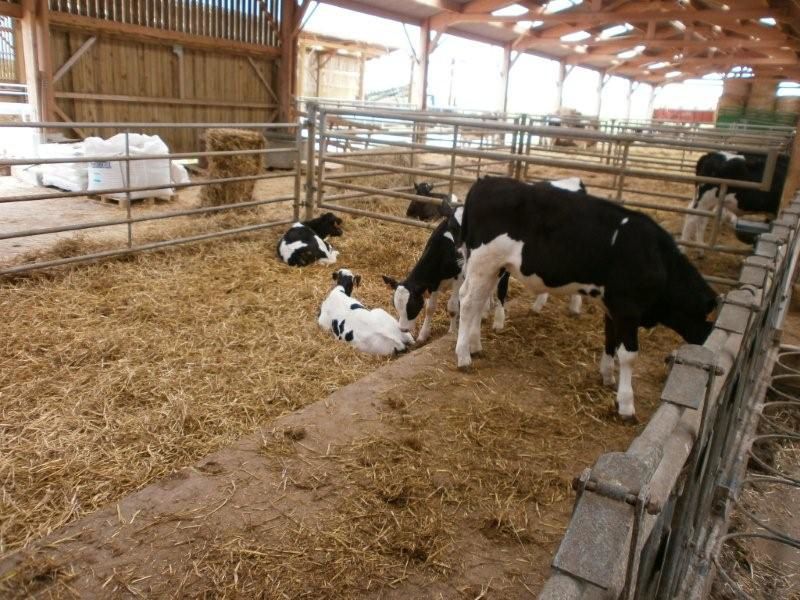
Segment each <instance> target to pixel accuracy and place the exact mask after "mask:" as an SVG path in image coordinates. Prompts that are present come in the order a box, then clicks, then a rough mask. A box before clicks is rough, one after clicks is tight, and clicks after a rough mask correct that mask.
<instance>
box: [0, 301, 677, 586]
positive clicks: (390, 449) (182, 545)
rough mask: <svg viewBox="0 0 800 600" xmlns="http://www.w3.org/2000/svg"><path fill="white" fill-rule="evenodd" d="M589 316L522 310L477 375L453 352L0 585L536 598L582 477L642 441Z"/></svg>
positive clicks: (647, 384)
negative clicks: (605, 369) (607, 370)
mask: <svg viewBox="0 0 800 600" xmlns="http://www.w3.org/2000/svg"><path fill="white" fill-rule="evenodd" d="M592 308H593V309H592V310H589V311H588V312H587V314H585V315H583V316H581V317H578V318H564V316H563V313H564V312H566V306H565V305H564V304H563V303H560V302H554V303H553V305H552V306H548V309H547V311H546V313H545V314H542V315H538V316H537V315H531V314H529V313H528V311H527V308H526V307H525V306H524V305H523V306H518V307H516V308H515V309H514V310H513V311H512V313H511V318H510V323H509V327H508V328H507V329H506V330H505V331H503V332H501V333H500V334H496V335H494V334H491V335H489V336H488V338H489V339H488V343H487V345H486V349H485V356H484V357H483V358H482V359H480V360H478V361H477V364H476V368H475V369H474V371H473V372H472V373H469V374H466V375H465V374H463V373H460V372H459V371H457V370H456V369H455V368H454V365H453V361H452V357H451V354H452V339H449V338H447V337H445V338H442V339H440V340H438V341H436V342H433V343H431V344H429V346H428V347H426V348H425V349H423V350H418V351H416V352H414V353H412V354H411V355H409V356H407V357H404V358H402V359H400V360H397V361H394V362H393V363H391V364H390V365H388V366H386V367H384V368H383V369H381V370H380V371H377V372H375V373H374V374H373V375H371V376H369V377H368V378H367V379H365V380H362V381H359V382H357V383H355V384H354V385H352V386H350V387H348V388H344V389H342V390H340V391H339V392H337V393H336V394H335V395H334V396H332V397H330V398H328V399H326V400H324V401H321V402H317V403H316V404H313V405H310V406H309V407H308V408H306V409H303V410H301V411H298V412H296V413H294V414H292V415H290V416H288V417H286V418H284V419H279V420H278V421H275V422H273V423H271V424H269V425H264V426H262V427H259V428H257V431H258V433H256V434H255V435H252V436H249V437H248V438H246V439H245V440H243V441H242V442H240V443H237V444H236V445H234V447H233V448H232V449H230V450H224V451H222V452H220V453H218V454H215V455H212V456H209V457H206V458H204V459H203V460H201V461H200V462H199V463H196V464H195V466H194V467H190V468H188V469H183V470H180V469H179V470H178V471H177V472H175V473H174V474H173V475H171V476H170V477H167V478H166V479H162V480H161V481H160V482H157V483H155V484H154V485H152V486H150V487H148V488H145V489H144V490H142V491H141V492H139V493H138V494H135V495H134V496H131V497H127V498H125V499H124V500H122V501H120V502H119V503H118V504H116V505H115V504H114V503H113V502H112V503H108V502H107V503H106V506H107V508H105V509H102V510H100V511H99V512H97V513H95V514H94V515H91V516H89V517H88V518H87V519H85V520H78V521H77V522H75V523H74V524H72V525H69V526H67V527H66V528H62V529H59V530H58V531H57V532H55V533H54V535H52V536H50V537H49V538H46V539H45V540H43V541H42V542H35V543H33V544H30V545H29V546H28V548H27V550H26V551H25V552H23V553H22V554H17V555H14V556H12V558H11V559H10V561H7V562H5V563H4V564H3V565H2V567H0V573H3V574H2V575H0V591H4V592H5V593H6V594H10V595H11V597H27V596H28V595H34V596H36V597H48V596H55V597H71V596H72V595H74V596H77V597H82V598H92V597H130V596H136V597H163V596H165V595H167V594H168V593H174V594H175V595H176V596H180V597H201V596H205V597H208V595H209V594H210V595H213V596H214V597H253V596H254V595H255V594H256V592H257V591H258V592H259V593H262V594H263V597H269V598H272V597H287V598H298V597H313V598H327V597H330V598H364V597H376V598H377V597H381V598H433V597H443V598H475V597H477V596H480V595H481V594H482V593H483V594H484V597H487V598H527V597H531V596H532V595H533V594H535V593H536V591H537V590H538V588H539V587H540V586H541V585H542V583H543V581H544V579H545V578H546V577H547V574H548V572H549V562H550V557H551V556H552V554H553V552H554V550H555V548H556V546H557V544H558V541H559V539H560V536H561V534H562V533H563V530H564V527H565V525H566V522H567V520H568V518H569V514H570V511H571V506H572V502H573V494H572V492H571V489H570V481H571V478H572V476H573V475H575V474H577V473H579V472H580V471H581V469H582V468H584V467H586V466H589V465H591V464H592V463H593V462H594V459H595V457H596V456H597V455H599V454H600V453H602V452H607V451H610V450H622V449H624V448H625V447H626V446H627V445H628V443H629V442H630V440H631V439H632V438H633V436H634V435H635V434H636V433H637V431H639V430H640V429H641V426H631V425H628V424H625V423H622V422H621V421H619V420H618V419H617V418H616V416H615V415H614V413H613V410H612V402H613V392H612V391H610V390H608V389H606V388H603V387H602V386H601V385H600V382H599V375H598V374H597V372H596V359H597V351H596V349H593V347H594V348H596V347H599V338H600V333H599V329H598V327H597V325H598V324H599V323H598V322H599V319H600V318H601V315H600V311H599V309H597V308H595V307H592ZM522 340H525V343H524V344H522V343H518V342H520V341H522ZM329 343H330V344H334V342H333V341H330V342H329ZM675 343H676V340H675V339H674V338H673V337H672V336H671V335H670V334H668V333H667V332H664V331H658V332H654V333H652V334H650V335H649V336H647V339H646V340H645V341H644V342H643V346H644V347H645V348H647V349H649V350H648V351H645V352H643V353H642V356H643V358H642V361H641V365H640V368H639V370H638V371H637V377H636V378H635V386H636V389H637V393H638V396H639V399H638V402H637V409H638V411H639V413H640V415H641V416H642V417H643V420H646V419H647V417H648V416H649V415H650V413H651V412H652V411H653V410H654V409H655V408H656V406H657V403H658V391H659V389H660V387H661V385H662V383H663V378H664V374H665V367H664V363H663V358H664V354H663V350H662V349H663V348H665V347H672V346H673V345H674V344H675ZM576 359H577V360H576ZM242 375H243V376H245V375H246V373H242ZM264 392H268V390H266V389H265V390H262V393H264ZM192 400H193V401H196V402H198V403H201V402H202V399H201V398H196V399H192ZM194 414H196V413H194ZM261 422H262V423H265V422H267V421H265V420H262V421H261ZM87 424H88V423H87ZM131 441H132V442H133V443H136V441H135V440H131ZM108 450H109V451H110V450H111V448H108ZM98 475H100V476H101V477H102V473H98ZM176 590H178V592H176ZM106 594H107V595H106Z"/></svg>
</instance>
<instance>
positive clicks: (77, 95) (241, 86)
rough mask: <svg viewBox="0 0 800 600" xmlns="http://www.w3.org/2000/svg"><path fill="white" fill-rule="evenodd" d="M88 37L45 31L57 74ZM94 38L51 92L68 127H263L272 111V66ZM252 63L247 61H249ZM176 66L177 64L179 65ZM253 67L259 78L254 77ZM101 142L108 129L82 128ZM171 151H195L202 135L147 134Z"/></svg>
mask: <svg viewBox="0 0 800 600" xmlns="http://www.w3.org/2000/svg"><path fill="white" fill-rule="evenodd" d="M90 37H91V34H89V33H86V32H82V31H77V30H66V29H60V28H53V29H52V36H51V42H50V43H51V52H52V57H53V70H54V71H55V72H57V71H58V69H59V67H61V66H62V65H64V64H65V63H66V62H67V60H69V58H70V57H71V56H72V55H73V54H74V53H75V52H77V51H78V50H79V49H80V48H81V46H82V45H83V44H84V43H85V42H86V40H88V39H89V38H90ZM180 51H181V49H180V48H178V52H177V53H176V47H173V46H170V45H163V44H157V43H149V42H141V41H138V40H137V41H134V40H130V39H125V38H117V37H103V36H98V37H97V40H96V42H95V43H94V45H93V46H92V47H91V48H89V50H88V51H87V52H86V53H85V54H83V56H82V57H81V58H80V59H79V60H78V61H77V62H76V63H75V64H74V66H73V67H72V68H71V69H70V70H69V71H68V72H67V73H66V75H64V76H63V77H62V78H61V79H60V80H59V81H57V82H56V83H55V84H54V86H53V88H54V92H55V100H56V106H57V109H58V111H60V112H61V113H63V114H60V115H59V116H60V117H61V118H62V119H63V118H67V119H69V120H72V121H75V122H103V121H105V122H109V121H118V122H157V123H192V122H194V123H197V122H270V121H274V119H275V114H276V99H275V98H274V97H273V95H272V94H271V93H270V91H268V89H267V86H266V85H265V82H266V83H267V84H269V86H270V87H271V88H272V90H275V82H276V65H275V64H274V62H275V61H273V60H271V59H269V58H267V57H250V58H248V56H244V55H236V54H232V53H229V52H222V51H206V50H197V49H190V48H182V53H183V58H181V57H180V54H179V53H180ZM251 61H252V63H253V64H251ZM181 62H182V63H183V64H182V65H181ZM254 65H255V67H256V68H258V69H259V71H260V73H261V77H262V78H263V81H262V78H260V77H259V76H258V75H257V74H256V71H255V68H254ZM81 133H82V134H84V135H101V136H104V137H107V136H110V135H113V134H114V133H116V132H115V131H113V130H102V131H98V130H97V129H96V128H92V129H88V130H84V131H82V132H81ZM147 133H158V134H159V135H160V136H161V137H162V138H163V139H164V140H165V141H166V142H167V145H168V146H169V147H170V149H171V150H173V151H176V152H187V151H191V150H197V149H199V147H200V146H199V135H200V134H201V133H202V131H199V130H192V129H167V130H153V131H149V132H147Z"/></svg>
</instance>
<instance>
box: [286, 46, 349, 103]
mask: <svg viewBox="0 0 800 600" xmlns="http://www.w3.org/2000/svg"><path fill="white" fill-rule="evenodd" d="M300 61H301V65H300V77H299V82H300V87H301V89H300V90H299V93H300V95H301V96H319V97H320V98H335V99H338V100H356V99H358V96H359V78H360V72H361V68H362V59H361V58H360V57H358V56H352V55H347V54H335V53H330V52H326V51H316V50H313V49H310V48H303V47H301V49H300ZM320 65H322V68H320ZM318 77H319V82H318V81H317V78H318Z"/></svg>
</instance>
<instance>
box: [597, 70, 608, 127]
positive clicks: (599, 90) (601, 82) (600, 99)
mask: <svg viewBox="0 0 800 600" xmlns="http://www.w3.org/2000/svg"><path fill="white" fill-rule="evenodd" d="M607 82H608V75H606V72H605V71H601V72H600V77H599V78H598V80H597V118H598V119H599V118H600V112H601V111H602V109H603V89H604V88H605V87H606V83H607Z"/></svg>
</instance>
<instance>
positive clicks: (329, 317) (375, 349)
mask: <svg viewBox="0 0 800 600" xmlns="http://www.w3.org/2000/svg"><path fill="white" fill-rule="evenodd" d="M333 279H334V281H336V285H335V286H334V288H333V289H332V290H331V292H330V293H329V294H328V296H327V298H325V300H324V301H323V303H322V306H321V307H320V310H319V319H318V320H317V323H318V324H319V326H320V327H321V328H322V329H324V330H325V331H331V332H333V335H334V336H335V337H336V338H337V339H340V340H343V341H345V342H347V343H348V344H350V345H352V346H355V348H356V349H358V350H361V352H366V353H368V354H383V355H390V354H396V353H398V352H403V351H405V350H406V349H407V348H408V346H409V345H411V344H413V343H414V338H413V337H412V336H411V335H410V334H409V333H407V332H403V331H401V330H400V326H399V325H398V324H397V321H396V320H395V319H394V318H392V316H391V315H390V314H389V313H387V312H386V311H385V310H383V309H382V308H373V309H372V310H367V309H366V308H364V305H363V304H361V303H360V302H359V301H358V300H356V299H355V298H353V297H352V293H353V287H358V285H359V284H360V283H361V275H353V273H352V272H350V271H348V270H347V269H339V270H338V271H334V273H333Z"/></svg>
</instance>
